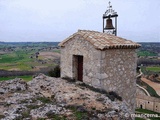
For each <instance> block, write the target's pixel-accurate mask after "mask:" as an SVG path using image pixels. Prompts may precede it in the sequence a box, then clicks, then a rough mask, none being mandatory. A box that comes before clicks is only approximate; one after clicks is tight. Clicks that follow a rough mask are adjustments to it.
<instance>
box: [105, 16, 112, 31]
mask: <svg viewBox="0 0 160 120" xmlns="http://www.w3.org/2000/svg"><path fill="white" fill-rule="evenodd" d="M104 29H114V27H113V24H112V19H110V18H108V19H107V20H106V27H105V28H104Z"/></svg>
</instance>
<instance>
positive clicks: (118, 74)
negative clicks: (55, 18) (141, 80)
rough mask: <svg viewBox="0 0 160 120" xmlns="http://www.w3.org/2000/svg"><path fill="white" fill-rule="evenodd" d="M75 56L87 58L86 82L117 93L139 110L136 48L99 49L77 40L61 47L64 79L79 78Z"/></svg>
mask: <svg viewBox="0 0 160 120" xmlns="http://www.w3.org/2000/svg"><path fill="white" fill-rule="evenodd" d="M74 55H82V56H83V82H84V83H86V84H89V85H92V86H94V87H96V88H100V89H104V90H106V91H115V92H117V93H118V94H119V95H120V96H121V97H122V99H123V100H125V101H126V102H127V103H128V104H129V106H130V108H131V109H132V110H133V111H134V109H135V93H136V57H137V56H136V51H135V49H109V50H105V51H101V50H97V49H95V48H94V46H93V45H91V44H90V43H89V42H88V41H85V40H83V38H81V36H78V35H77V36H76V37H73V38H72V40H70V41H68V42H67V43H65V47H62V48H61V77H62V78H66V77H69V78H72V79H76V73H75V68H74V64H75V63H74Z"/></svg>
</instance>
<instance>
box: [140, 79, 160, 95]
mask: <svg viewBox="0 0 160 120" xmlns="http://www.w3.org/2000/svg"><path fill="white" fill-rule="evenodd" d="M141 80H142V81H143V82H145V83H147V84H148V85H150V86H151V87H152V88H153V89H154V90H155V91H156V93H157V94H158V95H159V96H160V84H158V83H155V82H152V81H150V80H148V79H146V78H141Z"/></svg>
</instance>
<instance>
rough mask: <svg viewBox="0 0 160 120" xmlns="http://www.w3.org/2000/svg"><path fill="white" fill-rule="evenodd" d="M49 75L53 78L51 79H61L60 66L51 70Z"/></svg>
mask: <svg viewBox="0 0 160 120" xmlns="http://www.w3.org/2000/svg"><path fill="white" fill-rule="evenodd" d="M48 75H49V76H51V77H57V78H58V77H60V66H59V65H57V66H55V68H54V69H51V70H50V71H49V72H48Z"/></svg>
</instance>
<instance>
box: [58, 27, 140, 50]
mask: <svg viewBox="0 0 160 120" xmlns="http://www.w3.org/2000/svg"><path fill="white" fill-rule="evenodd" d="M75 36H81V37H82V38H83V39H84V40H86V41H88V42H90V43H91V44H92V45H93V46H94V47H95V48H96V49H100V50H105V49H129V48H131V49H136V48H139V47H140V46H141V45H140V44H138V43H135V42H132V41H130V40H126V39H124V38H120V37H117V36H114V35H110V34H107V33H101V32H97V31H89V30H78V32H76V33H74V34H73V35H71V36H69V37H68V38H67V39H65V40H64V41H62V42H61V43H60V44H59V46H61V47H65V43H67V42H68V41H69V40H71V39H72V38H74V37H75Z"/></svg>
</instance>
